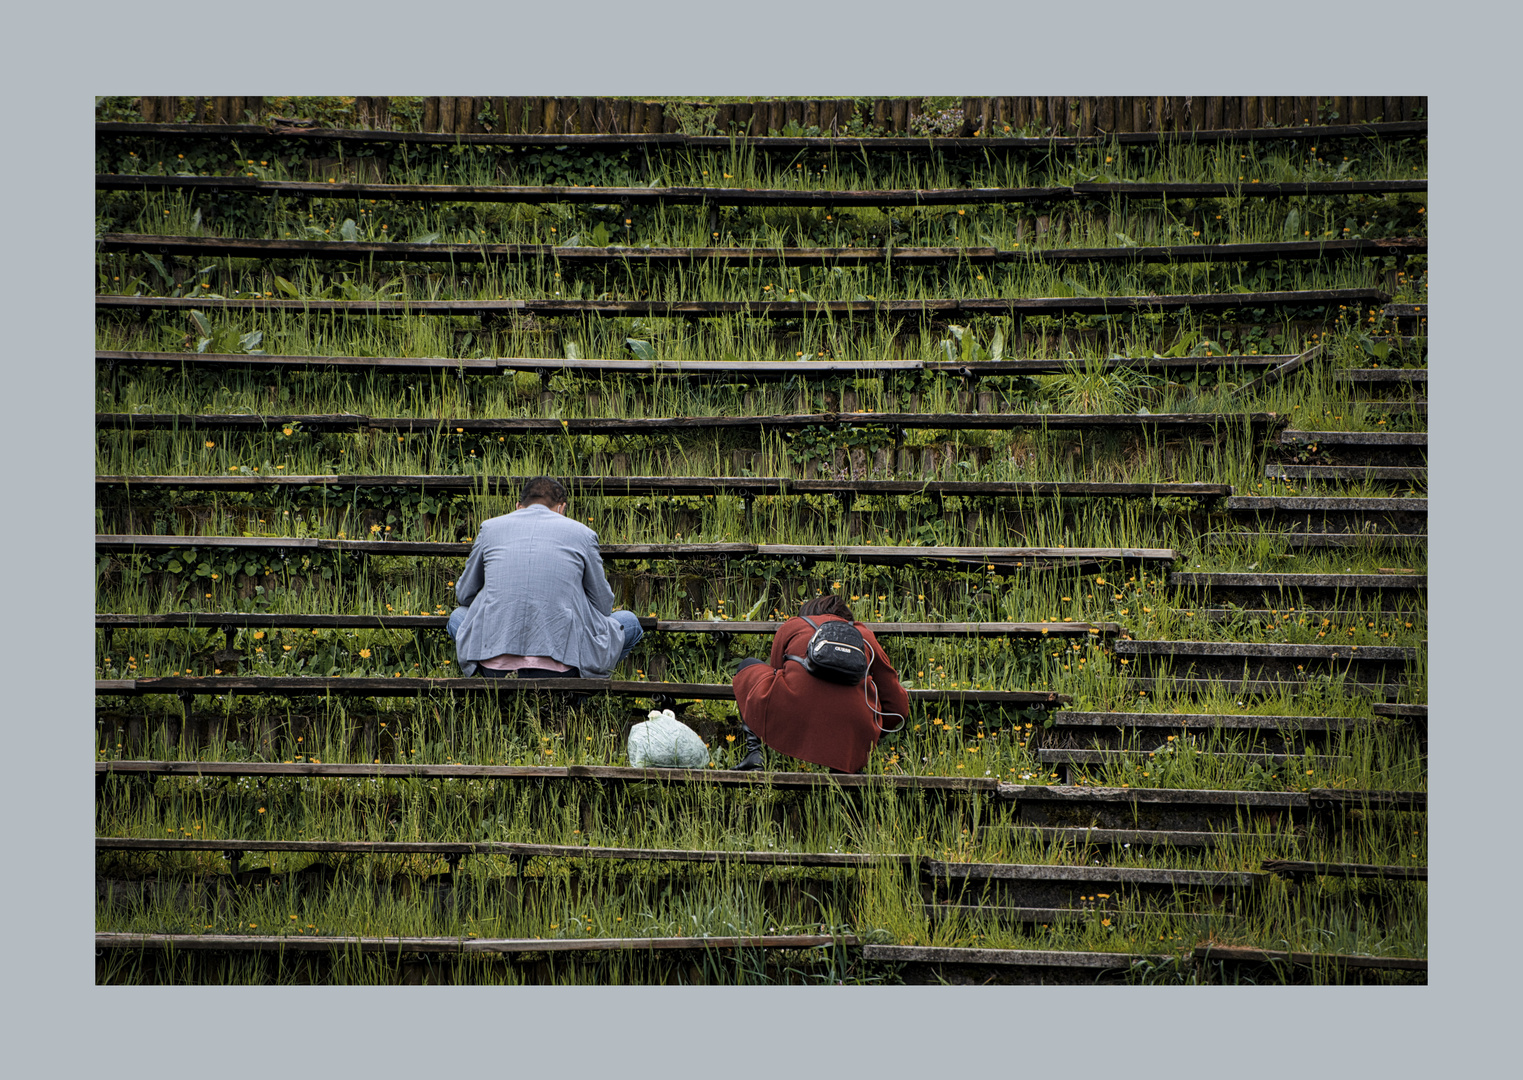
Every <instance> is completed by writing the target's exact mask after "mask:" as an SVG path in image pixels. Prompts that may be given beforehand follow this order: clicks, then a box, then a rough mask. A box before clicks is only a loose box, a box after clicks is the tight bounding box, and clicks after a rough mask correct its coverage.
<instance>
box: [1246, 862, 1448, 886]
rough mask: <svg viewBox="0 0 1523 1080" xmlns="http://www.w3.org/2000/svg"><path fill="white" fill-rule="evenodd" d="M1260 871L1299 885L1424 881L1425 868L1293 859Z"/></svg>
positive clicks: (1263, 865) (1263, 867)
mask: <svg viewBox="0 0 1523 1080" xmlns="http://www.w3.org/2000/svg"><path fill="white" fill-rule="evenodd" d="M1260 866H1261V868H1262V869H1264V870H1265V871H1267V872H1268V873H1271V874H1276V875H1278V876H1280V877H1286V878H1290V879H1292V880H1293V881H1300V880H1302V879H1304V878H1315V877H1338V878H1376V879H1379V880H1383V881H1427V880H1428V868H1427V867H1426V866H1377V865H1375V864H1373V863H1332V862H1302V861H1299V860H1296V859H1265V860H1264V861H1263V862H1262V863H1261V864H1260Z"/></svg>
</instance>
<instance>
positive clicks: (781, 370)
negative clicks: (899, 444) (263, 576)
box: [95, 350, 1072, 381]
mask: <svg viewBox="0 0 1523 1080" xmlns="http://www.w3.org/2000/svg"><path fill="white" fill-rule="evenodd" d="M95 359H96V362H97V363H105V364H222V365H230V366H250V365H252V366H260V365H266V366H269V365H274V366H283V367H373V368H377V369H379V370H383V371H456V370H459V371H468V372H480V373H483V374H494V373H500V372H504V371H534V372H540V371H543V372H546V373H565V372H581V371H587V372H592V373H604V372H614V373H618V374H630V375H667V376H673V377H686V378H694V379H697V378H716V379H756V380H766V381H776V380H778V379H796V378H803V379H813V378H840V377H842V376H848V375H872V374H882V373H891V372H899V371H903V372H914V371H920V370H923V369H924V365H922V363H921V362H920V361H918V360H861V361H856V362H845V361H831V360H810V361H770V360H753V361H739V362H735V363H729V362H725V361H719V360H691V361H686V362H679V361H674V360H568V359H565V358H560V357H501V358H496V359H471V360H458V359H451V358H448V357H406V356H250V355H248V354H246V353H169V352H132V351H120V350H98V351H97V352H96V354H95ZM1052 363H1054V364H1058V365H1060V366H1059V367H1058V368H1056V370H1059V371H1061V370H1066V367H1064V366H1063V365H1065V364H1071V363H1072V362H1071V361H1052ZM994 373H995V374H1003V373H1002V372H994Z"/></svg>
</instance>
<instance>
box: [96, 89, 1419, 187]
mask: <svg viewBox="0 0 1523 1080" xmlns="http://www.w3.org/2000/svg"><path fill="white" fill-rule="evenodd" d="M504 100H505V102H506V104H505V106H504V109H503V110H502V111H505V112H511V111H512V110H513V109H515V108H516V107H518V106H519V105H521V104H522V103H524V102H525V101H527V103H528V107H529V108H531V109H532V108H534V107H535V103H536V102H540V101H543V102H545V103H549V102H552V101H554V100H555V99H553V98H543V99H540V98H535V97H529V98H506V99H504ZM975 100H976V99H975ZM1398 100H1400V99H1398ZM1425 100H1426V99H1421V98H1419V99H1415V103H1414V101H1413V99H1408V103H1407V104H1406V105H1405V106H1404V107H1405V108H1408V109H1416V108H1419V107H1421V106H1422V104H1423V103H1424V102H1425ZM1019 101H1020V99H1019V98H1017V99H1015V104H1014V105H1013V107H1014V108H1017V109H1018V108H1019ZM1083 101H1084V99H1080V100H1079V101H1073V100H1070V101H1069V102H1068V104H1069V105H1070V106H1071V110H1070V111H1073V112H1079V111H1080V110H1081V108H1082V104H1083ZM637 103H638V104H644V103H643V102H638V99H637ZM781 104H782V103H781V102H778V101H773V102H771V103H770V107H771V108H772V109H773V110H777V109H779V108H780V107H781ZM890 104H893V102H890ZM1007 104H1009V103H1007ZM1196 104H1197V105H1199V104H1200V102H1197V103H1196ZM1206 104H1207V105H1212V104H1215V103H1214V102H1212V101H1211V99H1206ZM764 105H769V103H767V102H759V103H756V106H755V107H756V108H757V109H760V108H761V107H762V106H764ZM985 107H987V106H985ZM738 108H740V109H745V108H746V105H745V104H742V105H740V106H739V107H738ZM1163 108H1164V109H1165V110H1168V109H1173V110H1175V111H1181V110H1183V111H1185V112H1188V111H1189V106H1188V104H1187V102H1186V100H1185V99H1183V98H1173V99H1165V102H1164V106H1163ZM1352 108H1357V104H1356V105H1353V106H1351V109H1352ZM577 109H579V106H578V105H575V104H571V103H569V102H568V103H567V104H566V105H565V107H564V108H563V109H562V112H561V117H560V120H559V121H556V120H554V119H552V120H550V121H541V120H540V119H537V118H535V119H531V120H530V121H529V122H530V123H531V124H534V125H539V126H541V127H549V128H550V129H551V130H550V131H545V132H542V133H539V132H536V133H530V132H516V131H515V132H507V131H501V132H464V131H444V130H434V131H392V130H388V129H384V128H324V127H319V126H317V125H315V124H311V125H309V124H307V123H306V122H305V121H301V122H299V123H282V122H280V121H278V120H274V121H270V122H268V123H269V126H267V125H266V124H202V123H189V124H187V123H157V122H141V121H96V124H95V134H96V137H97V138H103V137H106V138H120V137H122V136H132V135H140V136H145V137H150V138H155V139H159V138H167V139H179V140H187V141H192V142H195V143H198V144H199V143H201V142H203V141H205V140H207V139H211V138H216V139H219V140H220V139H221V138H225V137H231V138H235V139H247V140H253V139H262V138H268V137H269V136H270V135H271V134H272V132H271V126H274V127H277V128H278V129H279V131H278V135H279V137H280V138H282V139H286V140H289V141H290V142H291V144H292V145H293V146H300V145H301V144H302V143H304V142H305V143H309V144H312V145H313V146H316V147H321V148H323V149H324V150H325V149H326V145H327V144H329V143H342V144H343V145H344V146H345V147H346V148H349V149H351V150H356V149H369V150H372V151H375V152H378V153H390V152H392V149H391V148H392V147H394V146H396V145H397V144H407V145H414V146H416V145H428V144H433V145H442V146H522V147H556V146H562V145H565V146H574V147H577V148H579V149H582V148H599V149H612V148H618V149H630V150H645V149H647V148H649V149H657V148H665V149H689V148H692V149H696V148H705V149H710V150H726V151H728V150H734V149H736V148H737V146H738V147H742V148H744V149H745V150H748V151H752V152H755V153H757V154H767V153H774V152H776V153H784V154H788V155H790V156H791V155H795V154H797V152H798V151H800V150H815V151H824V152H827V153H829V152H834V153H850V154H852V155H862V154H876V153H879V152H884V151H887V152H889V153H890V154H892V155H893V156H894V157H903V156H904V154H905V152H907V151H908V152H912V153H913V152H925V151H931V152H940V153H954V154H970V155H977V156H983V155H984V154H985V153H987V152H988V151H990V150H1000V151H1012V150H1030V151H1033V152H1035V153H1038V154H1047V153H1050V152H1051V151H1052V150H1053V149H1054V148H1064V149H1072V148H1074V147H1081V146H1088V147H1105V146H1111V145H1115V144H1118V143H1119V144H1121V145H1124V146H1158V145H1160V144H1164V143H1177V142H1179V141H1180V140H1181V137H1182V134H1183V132H1182V131H1181V130H1176V129H1174V128H1169V127H1161V128H1160V129H1159V130H1157V131H1110V132H1106V133H1104V134H1096V135H1067V134H1062V133H1055V134H1051V135H1045V134H1044V135H1028V136H1016V135H1000V136H999V137H998V138H996V137H994V136H992V135H990V136H982V137H977V138H968V137H965V136H962V135H933V136H929V137H928V136H925V135H890V136H882V135H864V136H850V135H840V134H837V133H829V134H820V135H746V134H744V133H743V131H742V130H741V129H744V128H745V126H746V124H747V123H748V122H750V121H747V120H745V119H734V120H733V122H734V123H735V124H736V125H737V131H736V132H735V133H734V134H732V133H730V132H728V131H726V132H724V133H722V134H718V135H687V134H680V133H678V132H675V131H673V132H667V131H665V127H664V124H663V130H662V131H660V132H657V131H646V130H645V129H643V128H642V129H641V130H639V131H633V130H631V131H628V132H619V133H613V132H607V133H603V132H600V133H590V132H572V131H567V130H565V129H566V128H567V127H568V126H569V125H570V124H571V123H572V120H571V116H570V115H568V114H574V111H575V110H577ZM802 109H803V104H802V103H800V110H801V116H800V118H799V120H800V123H802V121H803V116H802ZM547 111H548V110H547ZM1313 111H1315V108H1314V103H1312V102H1311V101H1310V100H1309V99H1302V100H1301V101H1299V102H1296V103H1294V104H1293V106H1292V108H1291V110H1290V119H1289V123H1287V114H1286V113H1285V112H1283V111H1282V112H1281V113H1280V116H1279V118H1278V120H1277V125H1278V126H1268V127H1259V126H1255V125H1254V124H1248V125H1246V126H1238V125H1233V124H1226V125H1205V126H1201V125H1200V124H1196V125H1193V129H1192V125H1190V124H1188V123H1187V124H1186V126H1185V129H1184V130H1187V131H1188V138H1189V140H1190V141H1191V142H1196V143H1220V142H1241V143H1248V142H1255V141H1257V142H1261V143H1262V142H1285V143H1291V144H1292V145H1294V144H1297V143H1302V142H1316V141H1326V140H1332V139H1342V138H1354V139H1358V140H1361V141H1363V140H1366V139H1387V138H1389V139H1410V138H1419V139H1420V138H1426V137H1427V134H1428V121H1427V120H1386V121H1380V122H1371V123H1363V122H1359V123H1348V124H1314V123H1311V121H1310V120H1309V119H1306V114H1307V113H1309V112H1313ZM649 112H650V113H653V114H657V115H659V114H661V112H662V109H661V107H660V103H656V102H652V103H650V108H649ZM552 115H553V114H552ZM731 115H732V118H733V116H734V113H733V112H732V114H731ZM781 115H782V114H780V113H778V112H776V111H774V112H773V113H772V114H771V116H772V119H773V120H774V121H775V122H772V123H770V124H769V125H768V130H776V129H779V128H781V127H783V121H782V120H781ZM1202 115H1203V116H1204V117H1206V118H1208V119H1209V118H1210V117H1211V116H1212V112H1211V111H1210V110H1209V109H1207V110H1204V111H1203V112H1202ZM1295 116H1300V117H1302V119H1301V120H1300V121H1297V120H1295V119H1293V117H1295ZM666 119H671V117H669V116H668V117H666ZM838 119H839V113H838ZM864 119H865V117H864ZM457 120H458V116H457ZM751 121H755V116H754V115H753V116H752V117H751ZM508 122H509V124H510V125H516V124H517V123H518V121H517V120H516V119H510V120H509V121H508ZM577 123H578V126H580V121H577ZM893 123H894V124H896V125H898V124H899V120H898V119H897V118H896V119H895V120H894V121H893ZM557 125H558V126H560V127H561V129H562V130H561V131H555V130H554V128H555V127H556V126H557ZM443 126H445V125H443V124H442V123H441V128H442V127H443ZM879 126H880V127H882V126H883V125H879ZM1063 127H1064V128H1065V129H1066V128H1077V124H1074V123H1068V124H1065V125H1063ZM900 130H902V127H900ZM302 150H303V152H304V153H305V152H307V150H308V148H307V147H303V148H302ZM133 175H138V174H133ZM1402 182H1403V181H1385V180H1370V181H1349V180H1344V181H1329V182H1328V183H1339V184H1353V183H1360V184H1365V183H1368V184H1387V183H1402ZM1410 182H1412V183H1420V182H1422V181H1410ZM1293 184H1294V188H1300V187H1301V182H1293ZM1081 186H1082V187H1097V188H1107V189H1108V188H1111V187H1119V186H1123V185H1121V184H1092V185H1091V184H1086V185H1081ZM1124 186H1128V187H1131V186H1136V187H1138V188H1144V189H1145V188H1147V187H1148V186H1149V185H1145V184H1137V185H1131V184H1127V185H1124ZM1211 186H1212V187H1224V188H1227V189H1229V190H1230V193H1231V194H1233V195H1237V194H1241V193H1243V192H1244V190H1245V187H1244V185H1242V184H1221V185H1215V184H1213V185H1211ZM1260 186H1261V185H1258V184H1254V185H1252V186H1251V187H1249V188H1247V189H1246V190H1248V191H1252V192H1253V193H1254V194H1257V193H1258V188H1259V187H1260ZM1313 186H1314V187H1316V186H1320V185H1316V184H1314V185H1313ZM598 190H599V191H602V190H605V189H598ZM1374 190H1377V191H1379V190H1384V189H1381V188H1376V189H1374ZM1391 190H1403V189H1400V188H1395V189H1391ZM1297 193H1299V192H1297Z"/></svg>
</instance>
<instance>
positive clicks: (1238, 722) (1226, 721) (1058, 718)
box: [1051, 709, 1370, 732]
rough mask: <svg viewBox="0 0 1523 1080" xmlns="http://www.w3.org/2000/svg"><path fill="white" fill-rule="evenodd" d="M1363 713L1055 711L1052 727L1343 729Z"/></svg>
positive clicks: (1354, 723) (1359, 720) (1357, 721)
mask: <svg viewBox="0 0 1523 1080" xmlns="http://www.w3.org/2000/svg"><path fill="white" fill-rule="evenodd" d="M1369 722H1370V721H1369V720H1368V719H1367V718H1364V717H1350V716H1265V715H1255V714H1247V713H1243V714H1239V713H1173V712H1168V713H1160V712H1070V711H1068V710H1066V709H1065V710H1063V711H1062V712H1055V713H1053V714H1052V717H1051V725H1052V727H1053V728H1089V729H1095V728H1111V727H1114V728H1117V729H1138V728H1142V729H1147V730H1160V731H1175V730H1179V731H1201V732H1208V731H1216V730H1223V731H1245V732H1254V731H1343V730H1346V729H1349V728H1353V727H1358V726H1360V725H1362V724H1368V723H1369Z"/></svg>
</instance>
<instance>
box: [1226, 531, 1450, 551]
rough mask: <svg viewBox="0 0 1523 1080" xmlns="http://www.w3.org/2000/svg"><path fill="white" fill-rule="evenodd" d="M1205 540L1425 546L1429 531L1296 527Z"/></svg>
mask: <svg viewBox="0 0 1523 1080" xmlns="http://www.w3.org/2000/svg"><path fill="white" fill-rule="evenodd" d="M1205 540H1206V543H1208V544H1210V545H1212V546H1216V547H1219V546H1226V545H1232V544H1256V543H1259V542H1260V541H1264V542H1267V543H1270V544H1281V545H1283V546H1285V547H1288V548H1364V549H1368V548H1397V547H1406V546H1409V545H1425V544H1427V542H1428V534H1427V533H1409V532H1384V533H1368V532H1357V533H1330V532H1306V531H1302V530H1299V529H1297V530H1292V531H1289V532H1250V531H1247V530H1238V531H1230V532H1214V533H1209V534H1207V535H1206V537H1205Z"/></svg>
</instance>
